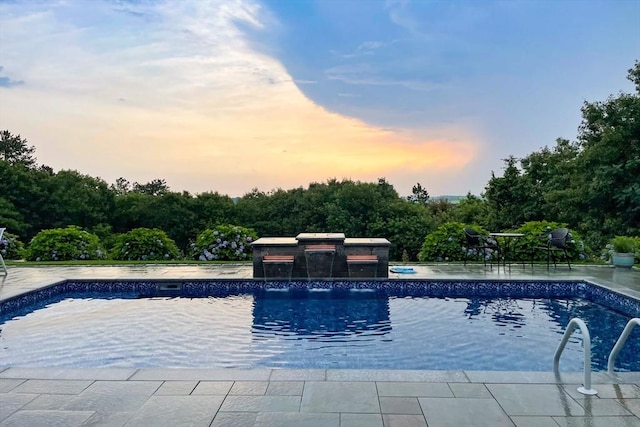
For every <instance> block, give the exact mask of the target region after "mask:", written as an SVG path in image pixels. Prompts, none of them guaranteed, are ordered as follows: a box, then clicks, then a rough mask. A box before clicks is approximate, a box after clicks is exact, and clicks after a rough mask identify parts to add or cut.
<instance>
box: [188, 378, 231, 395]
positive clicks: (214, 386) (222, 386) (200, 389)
mask: <svg viewBox="0 0 640 427" xmlns="http://www.w3.org/2000/svg"><path fill="white" fill-rule="evenodd" d="M232 386H233V381H200V382H199V383H198V385H197V386H196V388H195V389H194V390H193V391H192V392H191V394H192V395H201V394H214V395H216V394H217V395H223V396H226V395H227V394H229V390H231V387H232Z"/></svg>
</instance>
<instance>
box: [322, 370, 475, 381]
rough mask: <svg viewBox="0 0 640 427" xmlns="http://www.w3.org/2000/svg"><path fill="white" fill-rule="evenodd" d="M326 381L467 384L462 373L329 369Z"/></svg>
mask: <svg viewBox="0 0 640 427" xmlns="http://www.w3.org/2000/svg"><path fill="white" fill-rule="evenodd" d="M327 381H404V382H440V383H446V382H469V380H468V379H467V377H466V375H465V374H464V372H462V371H417V370H415V371H414V370H400V369H398V370H379V369H330V370H327Z"/></svg>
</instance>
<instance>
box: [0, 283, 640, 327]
mask: <svg viewBox="0 0 640 427" xmlns="http://www.w3.org/2000/svg"><path fill="white" fill-rule="evenodd" d="M268 289H290V290H313V289H327V290H336V291H339V290H350V289H374V290H378V291H380V292H382V293H388V294H389V295H390V296H391V295H393V296H427V297H452V298H456V297H469V298H471V297H485V298H498V297H509V298H550V299H553V298H583V299H587V300H589V301H592V302H594V303H598V304H602V305H603V306H605V307H607V308H610V309H612V310H616V311H619V312H621V313H624V314H625V315H628V316H630V317H640V300H637V299H634V298H631V297H629V296H626V295H623V294H620V293H618V292H615V291H612V290H610V289H606V288H604V287H601V286H599V285H596V284H593V283H589V282H587V281H584V280H564V281H558V280H555V281H531V280H509V281H498V280H424V279H423V280H399V279H395V280H388V279H387V280H374V281H371V280H360V281H357V280H348V281H330V280H318V281H307V280H301V281H261V280H247V279H238V280H185V281H181V280H101V281H93V280H64V281H61V282H58V283H55V284H53V285H50V286H47V287H45V288H41V289H37V290H34V291H31V292H27V293H25V294H21V295H18V296H15V297H12V298H8V299H6V300H4V301H2V302H0V321H2V320H3V319H8V318H11V317H13V316H15V315H18V314H20V313H24V312H25V311H26V312H28V311H31V310H32V309H33V308H36V307H39V306H43V305H45V304H47V303H49V302H52V301H59V300H61V299H63V298H65V296H66V295H72V294H73V295H78V294H87V295H91V296H102V297H108V296H113V295H126V296H128V297H140V298H146V297H158V296H181V297H194V298H195V297H207V296H227V295H237V294H240V293H247V292H255V291H259V290H268Z"/></svg>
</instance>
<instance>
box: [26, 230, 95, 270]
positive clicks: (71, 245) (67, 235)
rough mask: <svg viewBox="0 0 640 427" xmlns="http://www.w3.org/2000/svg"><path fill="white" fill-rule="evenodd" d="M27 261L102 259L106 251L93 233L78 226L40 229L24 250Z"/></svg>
mask: <svg viewBox="0 0 640 427" xmlns="http://www.w3.org/2000/svg"><path fill="white" fill-rule="evenodd" d="M25 255H26V259H27V260H28V261H69V260H90V259H104V258H106V253H105V252H104V250H103V249H102V247H101V245H100V239H99V238H98V236H96V235H95V234H91V233H88V232H86V231H84V230H81V229H80V227H76V226H73V225H71V226H69V227H67V228H53V229H50V230H42V231H41V232H39V233H38V234H36V236H35V237H34V238H33V239H31V242H30V243H29V247H28V249H27V251H26V254H25Z"/></svg>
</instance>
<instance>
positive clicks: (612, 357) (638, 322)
mask: <svg viewBox="0 0 640 427" xmlns="http://www.w3.org/2000/svg"><path fill="white" fill-rule="evenodd" d="M636 326H640V317H634V318H633V319H631V320H629V321H628V322H627V326H625V327H624V329H623V330H622V333H621V334H620V338H618V341H616V344H615V345H614V346H613V349H612V350H611V354H609V360H608V362H607V371H609V373H610V374H613V365H615V363H616V358H617V357H618V353H620V350H622V347H623V346H624V344H625V343H626V342H627V338H629V335H631V331H633V328H634V327H636Z"/></svg>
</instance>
